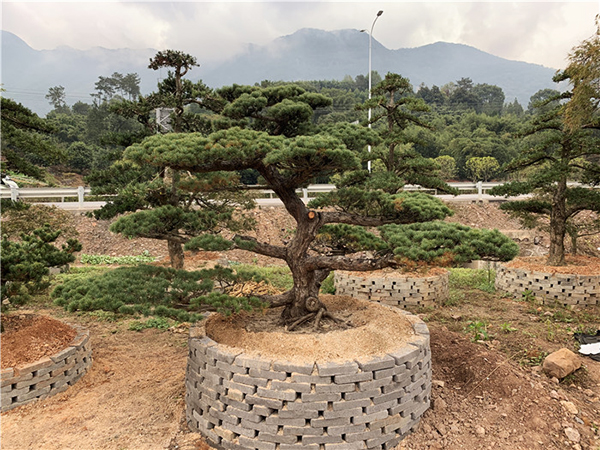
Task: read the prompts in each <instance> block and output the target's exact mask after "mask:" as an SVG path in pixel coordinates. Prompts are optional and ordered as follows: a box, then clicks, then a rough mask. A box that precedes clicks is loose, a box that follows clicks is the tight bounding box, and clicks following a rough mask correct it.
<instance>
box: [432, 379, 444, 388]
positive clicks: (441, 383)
mask: <svg viewBox="0 0 600 450" xmlns="http://www.w3.org/2000/svg"><path fill="white" fill-rule="evenodd" d="M431 384H432V385H433V387H437V388H442V389H443V388H444V387H445V386H446V383H445V382H444V381H440V380H433V381H432V382H431Z"/></svg>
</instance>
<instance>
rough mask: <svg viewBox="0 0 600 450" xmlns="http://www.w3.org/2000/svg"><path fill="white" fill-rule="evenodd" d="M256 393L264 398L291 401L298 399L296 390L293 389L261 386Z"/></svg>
mask: <svg viewBox="0 0 600 450" xmlns="http://www.w3.org/2000/svg"><path fill="white" fill-rule="evenodd" d="M256 395H257V396H259V397H263V398H270V399H275V400H286V401H289V402H293V401H294V400H296V391H292V390H287V391H283V390H273V389H266V388H261V387H259V388H258V390H257V392H256Z"/></svg>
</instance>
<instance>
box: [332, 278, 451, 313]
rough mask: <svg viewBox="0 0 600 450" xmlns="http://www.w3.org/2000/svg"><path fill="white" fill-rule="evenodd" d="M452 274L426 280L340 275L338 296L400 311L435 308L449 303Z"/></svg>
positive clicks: (336, 284)
mask: <svg viewBox="0 0 600 450" xmlns="http://www.w3.org/2000/svg"><path fill="white" fill-rule="evenodd" d="M448 277H449V272H448V271H445V273H442V274H439V275H430V276H424V277H415V276H410V274H402V273H400V272H395V271H394V272H390V271H382V270H377V271H374V272H364V273H360V272H344V271H336V272H335V275H334V280H335V289H336V295H347V296H349V297H352V298H356V299H359V300H371V301H376V302H379V303H381V304H384V305H388V306H395V307H397V308H402V309H406V308H410V307H423V306H435V305H436V304H440V303H442V302H444V301H445V300H447V299H448V296H449V291H448Z"/></svg>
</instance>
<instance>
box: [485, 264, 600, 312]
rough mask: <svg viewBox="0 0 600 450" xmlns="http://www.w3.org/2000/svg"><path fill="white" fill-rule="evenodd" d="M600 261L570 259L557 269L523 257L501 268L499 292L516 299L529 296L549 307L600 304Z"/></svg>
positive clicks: (497, 281) (498, 269)
mask: <svg viewBox="0 0 600 450" xmlns="http://www.w3.org/2000/svg"><path fill="white" fill-rule="evenodd" d="M599 261H600V260H598V258H590V257H583V256H580V257H574V256H569V257H568V258H567V262H568V263H569V265H567V266H561V267H556V266H545V265H543V263H542V261H541V258H519V259H517V260H515V261H514V262H510V263H508V264H504V265H500V266H499V267H498V268H497V271H496V289H498V290H500V291H504V292H508V293H509V294H512V295H513V297H521V296H523V295H524V294H525V293H527V294H529V295H532V296H534V297H535V298H536V299H537V300H539V301H540V302H541V303H542V304H545V305H553V304H560V305H562V306H595V305H599V304H600V270H599V268H600V264H599Z"/></svg>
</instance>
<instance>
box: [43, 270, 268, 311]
mask: <svg viewBox="0 0 600 450" xmlns="http://www.w3.org/2000/svg"><path fill="white" fill-rule="evenodd" d="M237 281H238V280H237V277H236V275H235V274H234V273H233V271H232V270H231V269H226V268H223V267H219V266H217V267H215V268H214V269H205V270H200V271H192V272H187V271H185V270H177V269H172V268H168V267H154V266H148V265H139V266H132V267H119V268H117V269H114V270H108V271H105V272H102V273H98V274H90V275H89V276H87V277H86V276H83V275H82V276H79V277H73V278H69V279H66V280H65V282H64V283H63V284H59V285H58V286H56V287H55V289H54V290H53V291H52V294H51V296H52V298H53V299H54V302H55V304H57V305H59V306H62V307H64V308H65V309H66V310H68V311H70V312H74V311H95V310H103V311H112V312H114V313H120V314H143V315H154V316H160V317H170V318H173V319H175V320H178V321H181V322H195V321H197V320H199V319H200V318H201V317H202V316H201V315H200V314H199V312H200V311H201V310H215V311H218V312H221V313H223V314H230V313H232V312H238V311H240V310H242V309H244V310H250V309H252V308H255V307H260V306H262V305H261V303H260V302H259V301H258V300H257V299H255V298H233V297H229V296H227V295H225V294H221V293H218V292H212V291H213V287H214V286H215V285H216V286H220V287H226V286H230V285H233V284H235V283H236V282H237Z"/></svg>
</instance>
